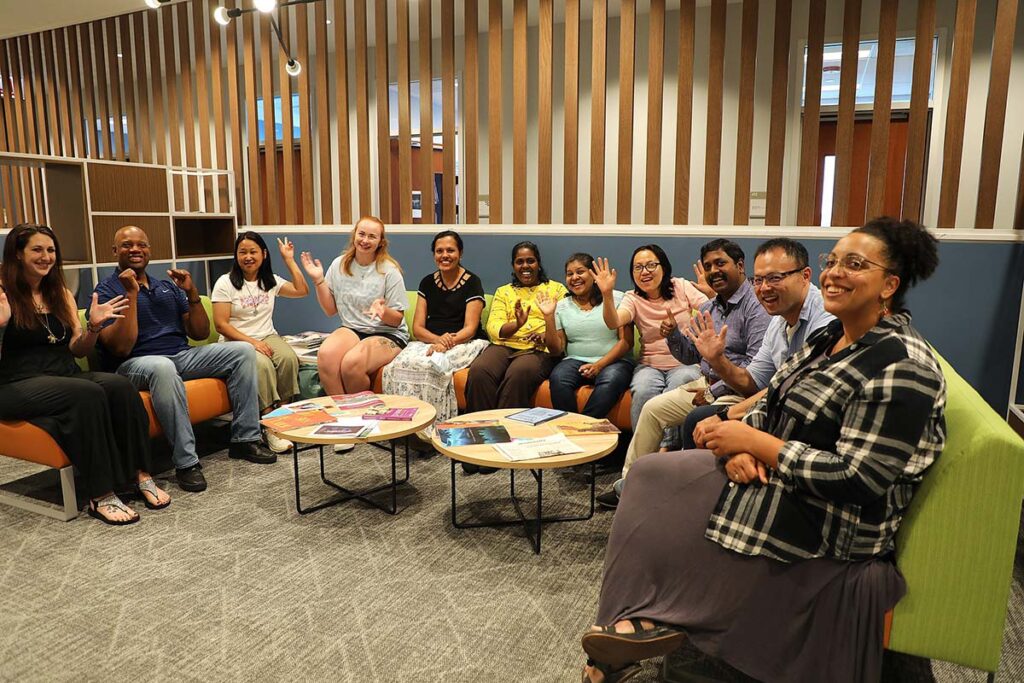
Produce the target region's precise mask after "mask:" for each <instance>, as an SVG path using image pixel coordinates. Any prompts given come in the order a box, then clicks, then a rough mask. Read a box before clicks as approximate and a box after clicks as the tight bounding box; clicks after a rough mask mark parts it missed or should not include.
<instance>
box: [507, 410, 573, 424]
mask: <svg viewBox="0 0 1024 683" xmlns="http://www.w3.org/2000/svg"><path fill="white" fill-rule="evenodd" d="M563 415H568V413H566V412H565V411H564V410H552V409H551V408H530V409H529V410H521V411H519V412H518V413H512V414H511V415H506V416H505V419H507V420H515V421H516V422H525V423H526V424H528V425H539V424H541V423H543V422H548V421H549V420H554V419H556V418H559V417H562V416H563Z"/></svg>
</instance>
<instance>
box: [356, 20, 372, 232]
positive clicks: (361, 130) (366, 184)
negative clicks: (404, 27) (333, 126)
mask: <svg viewBox="0 0 1024 683" xmlns="http://www.w3.org/2000/svg"><path fill="white" fill-rule="evenodd" d="M354 5H355V26H354V27H353V33H354V34H355V39H356V148H357V157H358V163H357V165H356V171H357V177H358V178H359V214H360V215H361V216H368V215H370V214H372V213H373V205H372V199H371V198H372V192H371V188H370V85H369V82H370V77H369V62H370V51H369V48H368V47H367V44H366V34H367V31H368V30H369V27H368V25H367V22H366V19H367V17H366V3H365V2H358V0H357V2H355V3H354Z"/></svg>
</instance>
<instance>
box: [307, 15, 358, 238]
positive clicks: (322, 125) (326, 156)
mask: <svg viewBox="0 0 1024 683" xmlns="http://www.w3.org/2000/svg"><path fill="white" fill-rule="evenodd" d="M336 15H337V13H335V18H334V21H335V23H337V22H338V17H337V16H336ZM313 27H314V29H313V34H314V39H315V40H316V58H317V63H316V84H315V85H314V90H315V92H316V142H317V163H318V164H319V165H320V173H319V175H320V215H319V217H316V218H315V220H317V221H318V222H320V223H333V222H335V218H334V201H333V197H332V195H331V114H330V100H329V99H328V95H327V92H328V90H327V71H328V69H329V67H330V66H331V65H330V61H331V60H329V59H328V58H327V55H328V54H329V53H328V51H327V4H326V3H324V2H318V3H317V4H316V5H314V6H313ZM344 50H345V44H344V43H342V44H341V45H339V46H338V52H343V51H344ZM306 66H312V65H311V64H308V65H306ZM338 88H339V94H340V96H341V97H346V98H347V97H348V92H347V89H346V90H341V83H338ZM347 123H348V117H347V116H346V117H345V118H340V117H339V118H338V127H339V128H340V127H341V125H342V124H347ZM347 160H348V158H347V155H346V161H347ZM308 180H309V183H310V186H312V184H313V178H312V177H310V178H309V179H308ZM346 190H347V183H346V186H341V185H340V184H339V186H338V193H339V194H344V193H345V191H346Z"/></svg>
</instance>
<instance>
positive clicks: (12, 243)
mask: <svg viewBox="0 0 1024 683" xmlns="http://www.w3.org/2000/svg"><path fill="white" fill-rule="evenodd" d="M61 266H62V262H61V256H60V245H59V244H58V243H57V237H56V235H54V234H53V231H52V230H50V228H48V227H46V226H44V225H28V224H23V225H19V226H16V227H15V228H14V229H13V230H12V231H11V233H10V234H9V235H8V236H7V240H6V241H5V243H4V256H3V264H2V266H0V275H2V280H3V285H4V286H3V287H2V288H0V328H2V329H3V331H4V333H3V342H2V345H0V386H2V387H3V388H2V390H0V419H4V420H26V421H28V422H30V423H31V424H33V425H36V426H37V427H39V428H41V429H44V430H46V432H47V433H49V434H50V436H52V437H53V439H54V440H55V441H56V442H57V444H58V445H59V446H60V447H61V448H62V449H63V450H64V453H66V454H67V456H68V459H69V460H71V462H72V464H74V466H75V469H77V470H78V472H79V473H80V474H81V475H82V477H83V479H84V480H85V485H86V489H87V493H88V495H89V514H90V515H91V516H92V517H95V518H96V519H98V520H100V521H101V522H104V523H106V524H113V525H124V524H132V523H134V522H137V521H139V515H138V513H137V512H135V511H134V510H132V509H131V508H130V507H129V506H128V505H126V504H125V503H124V502H123V501H122V500H121V499H120V498H118V496H117V494H116V493H115V492H114V491H115V488H120V487H123V486H125V485H131V484H134V486H135V488H136V489H137V491H138V493H139V495H140V496H141V497H142V499H143V502H144V503H145V505H146V507H148V508H150V509H160V508H165V507H167V506H168V505H170V502H171V498H170V496H168V495H167V492H165V491H163V490H162V489H160V488H159V487H158V486H157V485H156V483H155V482H154V481H153V477H152V476H150V475H149V470H150V469H151V465H150V443H149V416H148V415H147V413H146V408H145V406H144V405H143V403H142V399H141V398H140V397H139V392H138V391H137V390H136V389H135V387H134V386H133V385H132V383H131V382H129V381H128V380H127V379H125V378H124V377H121V376H119V375H113V374H109V373H105V372H82V370H81V369H80V368H79V367H78V365H77V364H76V363H75V360H74V357H79V358H81V357H83V356H85V355H86V354H88V353H89V352H90V351H91V350H92V348H93V347H94V346H95V344H96V338H97V337H98V335H99V331H100V328H101V327H103V326H104V325H105V324H107V323H112V324H117V322H116V321H117V319H119V318H123V317H124V316H123V315H121V313H122V312H123V311H124V310H125V308H127V306H128V301H127V300H126V299H125V298H124V297H123V296H119V297H115V298H113V299H111V300H110V301H108V302H107V303H105V304H99V303H97V298H96V294H93V299H92V305H91V307H90V308H89V314H88V317H87V321H88V322H87V324H86V329H84V330H83V329H82V328H81V324H80V323H79V320H78V315H77V311H76V308H75V299H74V297H73V296H72V294H71V292H70V291H68V290H67V288H66V287H65V286H64V275H63V272H62V270H61ZM115 415H116V416H117V419H116V420H115V419H113V416H115Z"/></svg>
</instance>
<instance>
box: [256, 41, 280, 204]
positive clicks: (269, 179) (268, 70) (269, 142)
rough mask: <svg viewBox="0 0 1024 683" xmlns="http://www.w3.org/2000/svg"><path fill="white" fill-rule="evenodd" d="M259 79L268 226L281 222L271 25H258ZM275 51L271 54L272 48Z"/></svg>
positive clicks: (264, 188)
mask: <svg viewBox="0 0 1024 683" xmlns="http://www.w3.org/2000/svg"><path fill="white" fill-rule="evenodd" d="M259 26H260V31H259V35H260V77H261V80H262V85H261V88H260V98H261V99H262V100H263V141H264V142H263V166H264V168H266V171H267V175H266V183H265V184H264V185H263V188H262V189H263V195H264V197H265V198H266V203H267V205H266V213H265V214H264V219H265V220H266V222H267V223H271V224H277V223H280V222H281V211H280V207H279V204H278V190H277V188H278V180H277V119H276V116H275V112H274V62H273V58H272V57H271V54H272V53H273V52H276V47H275V46H274V45H273V40H274V38H273V36H272V35H271V31H272V29H271V28H270V23H269V22H267V21H260V22H259ZM272 47H275V49H274V50H272V49H271V48H272Z"/></svg>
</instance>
